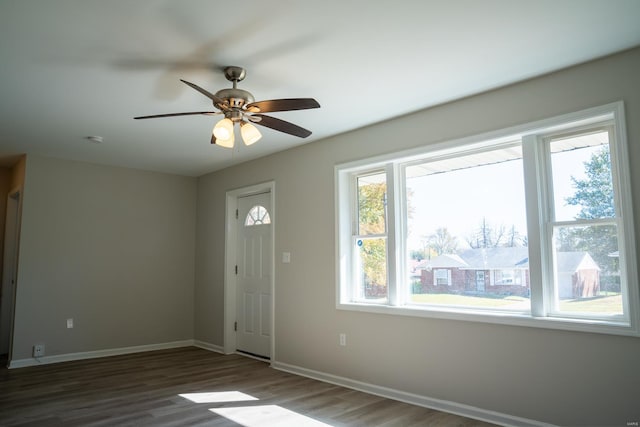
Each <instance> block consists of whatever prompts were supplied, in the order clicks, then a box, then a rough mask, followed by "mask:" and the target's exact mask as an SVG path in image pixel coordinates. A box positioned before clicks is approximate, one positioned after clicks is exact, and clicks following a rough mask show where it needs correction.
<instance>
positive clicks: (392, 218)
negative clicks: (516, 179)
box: [335, 101, 640, 336]
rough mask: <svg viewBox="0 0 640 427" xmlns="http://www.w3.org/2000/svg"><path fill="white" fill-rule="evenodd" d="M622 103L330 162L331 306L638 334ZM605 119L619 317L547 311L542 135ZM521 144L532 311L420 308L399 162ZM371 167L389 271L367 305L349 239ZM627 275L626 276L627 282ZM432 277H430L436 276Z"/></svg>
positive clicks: (548, 267) (547, 243)
mask: <svg viewBox="0 0 640 427" xmlns="http://www.w3.org/2000/svg"><path fill="white" fill-rule="evenodd" d="M624 117H625V115H624V105H623V102H622V101H619V102H615V103H612V104H607V105H603V106H599V107H594V108H589V109H586V110H583V111H579V112H575V113H571V114H565V115H562V116H558V117H553V118H549V119H546V120H540V121H536V122H532V123H528V124H524V125H520V126H514V127H512V128H508V129H502V130H499V131H495V132H490V133H486V134H482V135H477V136H473V137H468V138H462V139H457V140H452V141H447V142H443V143H438V144H432V145H428V146H425V147H422V148H417V149H412V150H407V151H403V152H399V153H391V154H387V155H384V156H378V157H375V158H369V159H362V160H358V161H355V162H349V163H345V164H339V165H336V166H335V195H336V203H335V206H336V212H335V217H336V254H337V262H336V265H337V271H336V275H337V277H336V307H337V309H340V310H352V311H366V312H374V313H384V314H393V315H402V316H418V317H430V318H440V319H454V320H466V321H479V322H488V323H499V324H509V325H520V326H529V327H540V328H549V329H561V330H572V331H585V332H596V333H607V334H615V335H631V336H640V312H639V310H640V307H639V293H640V292H639V289H638V271H637V266H636V259H637V258H636V247H635V239H634V236H635V234H634V233H635V231H634V224H633V215H632V203H633V202H632V193H631V184H630V174H629V160H628V148H627V140H626V126H625V122H624ZM603 123H607V124H610V125H611V126H613V132H614V134H615V139H614V140H612V141H610V153H611V163H612V165H611V166H612V178H613V180H614V189H615V194H616V200H615V204H616V208H617V209H618V210H619V212H618V213H619V215H618V217H617V218H616V224H617V225H618V227H619V230H620V231H619V235H620V236H630V238H624V239H621V240H620V241H619V250H620V260H621V262H620V271H621V276H623V280H622V283H621V286H622V295H623V304H624V313H625V314H624V315H623V316H611V317H599V318H595V317H592V316H585V315H580V314H567V313H558V312H554V311H553V310H551V308H552V307H553V305H552V300H551V297H552V293H551V288H550V287H552V282H550V280H551V278H552V276H553V271H551V270H552V268H551V266H552V264H551V257H552V253H551V252H552V251H551V243H552V242H551V230H552V226H551V225H550V224H552V221H551V219H552V217H551V216H550V215H551V213H550V212H551V210H550V203H551V202H550V201H551V200H552V197H553V194H551V193H550V190H551V187H550V183H549V178H548V177H550V166H549V165H550V163H549V161H550V160H549V156H548V154H547V153H546V151H545V146H544V144H545V138H546V137H548V136H549V135H552V134H554V133H559V132H565V131H567V130H574V129H580V128H581V127H589V126H595V125H597V124H598V125H599V124H603ZM514 140H520V141H522V151H523V168H524V176H525V196H526V210H527V235H528V247H529V280H530V289H531V311H530V312H526V313H522V312H517V313H511V312H508V311H505V310H497V309H488V310H487V309H476V308H462V307H459V306H457V307H453V306H434V305H426V306H422V305H421V306H417V305H415V304H408V302H407V301H406V299H407V295H408V292H406V290H405V289H404V286H410V283H408V281H407V280H406V279H405V277H406V276H407V275H406V274H405V273H406V269H407V267H406V266H405V264H406V257H405V255H404V254H406V247H405V243H404V239H402V238H399V236H403V235H406V226H407V225H406V223H405V221H404V220H403V218H405V217H406V212H404V210H405V208H404V205H405V204H404V203H402V201H403V200H405V194H404V186H403V185H401V184H402V183H404V181H405V176H404V167H403V165H405V164H407V163H410V162H412V161H414V162H415V161H417V160H419V159H422V158H424V157H425V156H437V155H439V154H441V153H454V152H460V153H463V152H468V151H469V150H472V149H483V148H486V147H490V146H498V145H499V144H503V143H504V144H506V143H509V142H512V141H514ZM374 170H378V171H380V170H385V171H386V172H387V190H388V193H387V207H388V208H387V274H388V276H389V277H388V282H387V283H388V295H389V298H388V301H386V302H385V303H384V304H370V303H366V302H362V301H354V299H353V298H352V294H351V292H352V288H353V286H352V285H353V283H354V282H353V276H352V274H351V272H352V268H351V266H352V265H354V264H353V253H352V249H351V248H352V242H353V240H352V238H353V235H354V232H353V230H354V228H353V222H352V214H353V209H354V208H353V185H352V183H353V181H355V179H354V178H355V177H357V176H359V175H361V174H363V173H366V172H370V171H374ZM624 279H626V280H624ZM434 280H435V279H434Z"/></svg>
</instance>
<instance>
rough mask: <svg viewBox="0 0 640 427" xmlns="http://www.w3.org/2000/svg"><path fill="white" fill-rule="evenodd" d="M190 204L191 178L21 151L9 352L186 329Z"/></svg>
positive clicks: (118, 341) (80, 348) (116, 341)
mask: <svg viewBox="0 0 640 427" xmlns="http://www.w3.org/2000/svg"><path fill="white" fill-rule="evenodd" d="M195 205H196V180H195V179H194V178H187V177H180V176H173V175H166V174H158V173H151V172H143V171H136V170H131V169H124V168H115V167H107V166H97V165H92V164H88V163H80V162H73V161H67V160H56V159H51V158H44V157H38V156H29V157H28V158H27V166H26V178H25V190H24V198H23V211H22V230H21V233H22V234H21V241H20V265H19V269H18V286H17V297H16V318H15V329H14V331H15V332H14V333H15V335H14V346H13V350H14V352H13V360H19V359H27V358H30V357H31V347H32V345H33V344H36V343H44V344H45V346H46V354H47V356H53V355H60V354H68V353H76V352H88V351H98V350H103V349H117V348H123V347H128V346H140V345H146V344H158V343H167V342H173V341H179V340H188V339H192V338H193V313H194V306H193V283H194V259H195V218H196V215H195ZM67 318H73V319H74V322H75V326H74V328H73V329H67V328H66V319H67Z"/></svg>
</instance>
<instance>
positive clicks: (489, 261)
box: [460, 247, 529, 270]
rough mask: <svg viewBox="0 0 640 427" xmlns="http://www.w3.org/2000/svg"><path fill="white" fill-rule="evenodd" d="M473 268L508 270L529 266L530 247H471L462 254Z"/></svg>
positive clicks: (524, 268)
mask: <svg viewBox="0 0 640 427" xmlns="http://www.w3.org/2000/svg"><path fill="white" fill-rule="evenodd" d="M460 257H461V258H462V259H463V260H465V261H466V262H467V264H468V265H469V267H468V268H470V269H473V270H507V269H523V270H526V269H528V268H529V249H528V248H522V247H515V248H481V249H469V250H466V251H464V252H462V253H461V254H460Z"/></svg>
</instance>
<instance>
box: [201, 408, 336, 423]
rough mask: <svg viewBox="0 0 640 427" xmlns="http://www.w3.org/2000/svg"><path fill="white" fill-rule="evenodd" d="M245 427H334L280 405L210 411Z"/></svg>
mask: <svg viewBox="0 0 640 427" xmlns="http://www.w3.org/2000/svg"><path fill="white" fill-rule="evenodd" d="M209 410H210V411H211V412H214V413H216V414H218V415H222V416H223V417H225V418H227V419H229V420H231V421H233V422H235V423H238V424H240V425H242V426H244V427H332V426H331V425H330V424H325V423H323V422H320V421H318V420H314V419H313V418H309V417H305V416H304V415H301V414H298V413H297V412H293V411H290V410H288V409H285V408H282V407H280V406H278V405H262V406H245V407H236V408H218V409H209Z"/></svg>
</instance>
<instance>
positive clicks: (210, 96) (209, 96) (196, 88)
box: [180, 79, 224, 108]
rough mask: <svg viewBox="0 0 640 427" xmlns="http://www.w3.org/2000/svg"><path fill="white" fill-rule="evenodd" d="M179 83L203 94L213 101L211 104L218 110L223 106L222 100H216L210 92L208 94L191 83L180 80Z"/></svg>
mask: <svg viewBox="0 0 640 427" xmlns="http://www.w3.org/2000/svg"><path fill="white" fill-rule="evenodd" d="M180 81H181V82H182V83H184V84H186V85H188V86H190V87H192V88H193V89H195V90H197V91H198V92H200V93H201V94H203V95H204V96H206V97H207V98H209V99H211V100H212V101H213V104H214V105H215V106H217V107H219V108H222V107H223V106H224V100H222V99H221V98H218V97H217V96H215V95H214V94H212V93H211V92H209V91H208V90H206V89H203V88H201V87H200V86H198V85H195V84H193V83H190V82H188V81H186V80H182V79H180Z"/></svg>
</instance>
